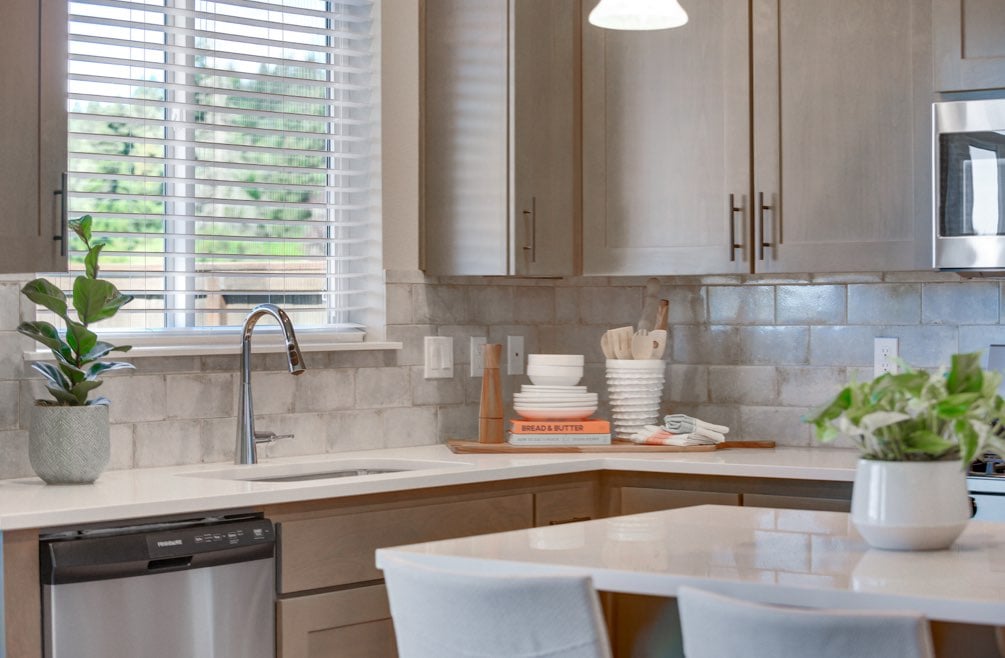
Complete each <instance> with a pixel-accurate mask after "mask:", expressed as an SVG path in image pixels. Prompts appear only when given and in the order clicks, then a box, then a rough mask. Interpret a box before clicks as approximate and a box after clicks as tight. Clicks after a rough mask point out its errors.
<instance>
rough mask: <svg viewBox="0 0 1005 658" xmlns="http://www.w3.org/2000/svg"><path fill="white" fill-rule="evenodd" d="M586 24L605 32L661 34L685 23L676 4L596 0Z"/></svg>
mask: <svg viewBox="0 0 1005 658" xmlns="http://www.w3.org/2000/svg"><path fill="white" fill-rule="evenodd" d="M589 20H590V23H591V24H593V25H596V26H597V27H604V28H607V29H609V30H665V29H667V28H671V27H680V26H681V25H683V24H684V23H687V12H686V11H684V8H683V7H681V6H680V3H679V2H677V0H600V2H598V3H597V6H596V7H594V8H593V11H591V12H590V19H589Z"/></svg>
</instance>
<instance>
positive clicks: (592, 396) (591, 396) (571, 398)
mask: <svg viewBox="0 0 1005 658" xmlns="http://www.w3.org/2000/svg"><path fill="white" fill-rule="evenodd" d="M513 399H514V400H523V401H526V402H596V401H597V394H596V393H582V394H579V395H544V394H541V395H528V394H526V393H522V394H521V393H514V394H513Z"/></svg>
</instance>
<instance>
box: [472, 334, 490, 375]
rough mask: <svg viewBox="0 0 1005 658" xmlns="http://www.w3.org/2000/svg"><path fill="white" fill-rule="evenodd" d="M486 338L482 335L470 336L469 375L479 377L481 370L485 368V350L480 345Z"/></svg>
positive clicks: (483, 343)
mask: <svg viewBox="0 0 1005 658" xmlns="http://www.w3.org/2000/svg"><path fill="white" fill-rule="evenodd" d="M486 341H487V339H486V338H485V337H484V336H472V337H471V376H472V377H481V376H482V371H483V370H485V350H483V349H482V346H483V345H485V343H486Z"/></svg>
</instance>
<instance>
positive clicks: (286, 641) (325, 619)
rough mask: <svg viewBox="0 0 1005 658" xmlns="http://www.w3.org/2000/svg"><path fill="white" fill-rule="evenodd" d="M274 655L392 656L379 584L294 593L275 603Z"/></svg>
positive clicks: (295, 657) (391, 639) (383, 591)
mask: <svg viewBox="0 0 1005 658" xmlns="http://www.w3.org/2000/svg"><path fill="white" fill-rule="evenodd" d="M276 628H278V629H279V635H278V638H277V642H276V646H277V649H278V652H277V655H278V658H327V657H328V656H339V657H340V658H384V657H385V656H386V657H387V658H393V657H394V656H396V655H397V652H396V647H395V643H394V626H393V625H392V624H391V609H390V607H389V606H388V603H387V590H386V589H385V588H384V586H383V585H373V586H371V587H359V588H356V589H349V590H343V591H341V592H326V593H324V594H313V595H309V596H297V597H293V598H290V599H283V600H281V601H279V603H278V604H277V606H276Z"/></svg>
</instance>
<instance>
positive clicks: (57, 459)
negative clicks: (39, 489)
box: [28, 404, 111, 484]
mask: <svg viewBox="0 0 1005 658" xmlns="http://www.w3.org/2000/svg"><path fill="white" fill-rule="evenodd" d="M109 434H110V432H109V427H108V407H107V406H105V405H103V404H94V405H88V406H85V407H49V406H44V405H38V404H36V405H35V406H34V407H32V411H31V426H30V427H29V428H28V460H29V461H30V462H31V467H32V469H33V470H34V471H35V473H36V474H37V475H38V476H39V477H40V478H42V479H43V480H45V482H46V483H47V484H90V483H91V482H94V481H95V480H96V479H98V476H99V475H101V473H102V471H104V470H105V467H106V466H108V460H109V457H110V456H111V441H110V437H109Z"/></svg>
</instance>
